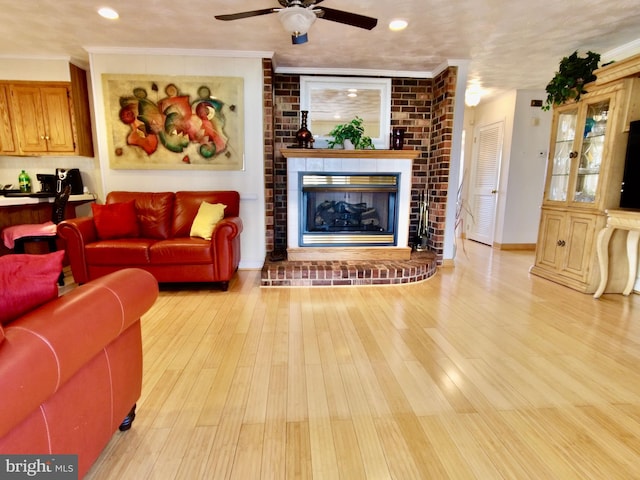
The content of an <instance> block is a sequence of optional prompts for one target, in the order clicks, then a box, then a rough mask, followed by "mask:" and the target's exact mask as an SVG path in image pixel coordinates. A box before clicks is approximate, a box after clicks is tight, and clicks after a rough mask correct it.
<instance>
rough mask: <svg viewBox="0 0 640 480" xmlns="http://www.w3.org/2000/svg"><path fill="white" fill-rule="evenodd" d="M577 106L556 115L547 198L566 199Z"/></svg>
mask: <svg viewBox="0 0 640 480" xmlns="http://www.w3.org/2000/svg"><path fill="white" fill-rule="evenodd" d="M577 119H578V108H577V107H576V108H575V109H572V110H566V111H563V112H561V113H560V114H559V115H558V124H557V129H556V138H555V145H554V149H553V159H552V163H551V179H550V180H549V191H548V192H547V199H548V200H552V201H557V202H564V201H566V200H567V191H568V188H569V173H570V171H571V159H572V158H573V156H574V155H573V142H574V140H575V137H576V124H577Z"/></svg>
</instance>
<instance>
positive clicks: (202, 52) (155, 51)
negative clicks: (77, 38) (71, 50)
mask: <svg viewBox="0 0 640 480" xmlns="http://www.w3.org/2000/svg"><path fill="white" fill-rule="evenodd" d="M83 48H84V49H85V50H86V51H87V52H88V53H90V54H103V55H108V54H115V55H180V56H190V57H193V56H195V57H229V58H231V57H233V58H273V55H274V52H270V51H259V50H255V51H252V50H211V49H193V48H130V47H90V46H89V47H83Z"/></svg>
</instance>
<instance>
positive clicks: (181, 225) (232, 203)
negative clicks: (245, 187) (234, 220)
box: [172, 190, 240, 238]
mask: <svg viewBox="0 0 640 480" xmlns="http://www.w3.org/2000/svg"><path fill="white" fill-rule="evenodd" d="M202 202H208V203H222V204H224V205H226V206H227V208H226V209H225V211H224V216H225V217H237V216H238V215H239V212H240V194H239V193H238V192H234V191H230V190H223V191H193V192H176V196H175V206H174V209H173V212H174V214H173V234H172V235H173V237H174V238H177V237H188V236H189V234H190V232H191V225H193V220H194V219H195V218H196V215H197V214H198V209H199V208H200V205H201V204H202Z"/></svg>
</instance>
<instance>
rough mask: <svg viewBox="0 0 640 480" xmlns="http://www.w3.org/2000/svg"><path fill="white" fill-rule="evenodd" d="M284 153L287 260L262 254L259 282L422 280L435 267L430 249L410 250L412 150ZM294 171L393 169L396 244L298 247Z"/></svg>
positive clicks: (310, 283) (375, 171)
mask: <svg viewBox="0 0 640 480" xmlns="http://www.w3.org/2000/svg"><path fill="white" fill-rule="evenodd" d="M281 153H282V155H283V156H284V157H285V158H286V159H287V255H288V259H287V260H286V261H280V262H278V261H271V260H269V259H267V261H266V262H265V265H264V267H263V270H262V282H261V284H262V286H320V285H334V286H336V285H384V284H400V283H411V282H416V281H420V280H424V279H426V278H429V277H430V276H432V275H433V274H434V273H435V271H436V259H435V254H433V253H431V252H411V248H410V247H409V246H408V244H409V238H408V237H409V214H410V210H411V175H412V164H413V159H414V158H416V157H417V155H418V152H417V151H414V150H326V149H283V150H281ZM299 172H307V173H309V172H311V173H327V172H331V173H369V174H382V173H397V174H399V176H400V182H399V188H398V216H397V237H396V238H397V241H396V245H394V246H389V247H357V246H354V247H344V246H323V247H301V246H300V245H299V236H298V234H299V214H298V209H299V200H300V195H299V184H298V174H299Z"/></svg>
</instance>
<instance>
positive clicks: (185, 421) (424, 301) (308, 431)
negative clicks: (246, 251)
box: [87, 241, 640, 480]
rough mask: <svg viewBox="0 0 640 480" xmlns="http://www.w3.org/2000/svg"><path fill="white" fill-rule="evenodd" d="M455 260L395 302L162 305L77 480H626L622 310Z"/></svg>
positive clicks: (633, 338)
mask: <svg viewBox="0 0 640 480" xmlns="http://www.w3.org/2000/svg"><path fill="white" fill-rule="evenodd" d="M532 262H533V253H532V252H518V251H497V250H493V249H491V248H489V247H486V246H483V245H479V244H474V243H473V242H469V241H467V242H466V253H465V252H463V251H460V252H459V255H458V258H457V259H456V267H455V268H450V269H441V270H440V271H439V272H438V273H437V274H436V275H435V276H434V277H432V278H431V279H429V280H427V281H425V282H422V283H417V284H409V285H402V286H381V287H375V286H366V287H315V288H298V287H296V288H260V287H259V285H260V272H259V271H240V272H239V275H238V276H237V278H236V279H235V280H234V281H233V282H232V283H231V285H230V288H229V291H228V292H226V293H225V292H220V291H218V290H215V289H206V288H205V289H202V290H193V289H191V290H163V291H162V292H161V294H160V298H159V300H158V302H157V303H156V305H155V306H154V307H153V309H152V310H151V311H150V312H149V313H148V314H147V315H145V317H144V318H143V322H142V328H143V342H144V360H145V363H144V385H143V393H142V398H141V399H140V401H139V402H138V416H137V418H136V420H135V422H134V423H133V427H132V429H131V430H130V431H129V432H126V433H120V432H118V433H116V434H115V435H114V437H113V439H112V440H111V442H110V443H109V445H108V446H107V447H106V449H105V450H104V452H103V453H102V455H101V457H100V458H99V459H98V461H97V462H96V464H95V465H94V467H93V468H92V470H91V471H90V472H89V475H88V476H87V478H89V479H113V480H123V479H124V480H128V479H132V480H133V479H135V480H139V479H189V480H192V479H195V480H198V479H215V480H217V479H242V480H245V479H331V480H333V479H349V480H353V479H402V480H405V479H437V480H443V479H481V480H491V479H517V480H522V479H545V480H546V479H562V480H569V479H581V480H583V479H598V480H604V479H607V480H612V479H631V478H640V369H639V368H638V367H639V365H640V295H637V294H635V295H632V296H630V297H623V296H621V295H604V296H603V297H602V298H601V299H600V300H594V299H593V298H592V297H591V296H589V295H584V294H581V293H578V292H575V291H573V290H570V289H568V288H565V287H562V286H559V285H556V284H554V283H551V282H549V281H546V280H543V279H541V278H538V277H535V276H531V275H529V274H528V268H529V266H530V265H531V264H532Z"/></svg>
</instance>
